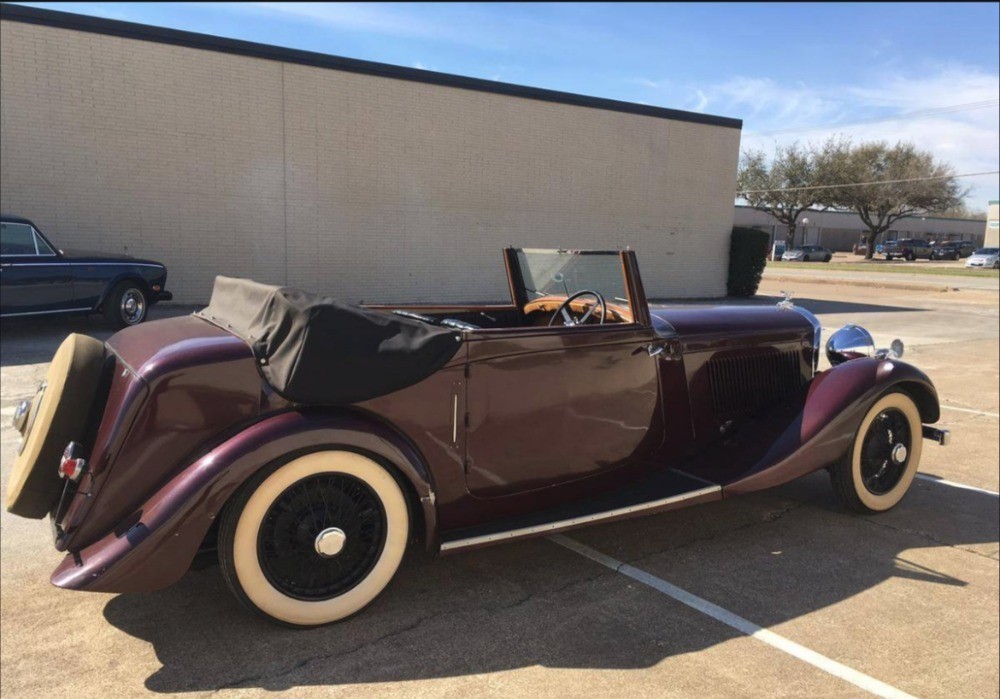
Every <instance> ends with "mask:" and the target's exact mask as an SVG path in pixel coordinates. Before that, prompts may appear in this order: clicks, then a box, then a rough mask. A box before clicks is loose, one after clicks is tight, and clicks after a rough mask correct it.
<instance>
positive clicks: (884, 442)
mask: <svg viewBox="0 0 1000 699" xmlns="http://www.w3.org/2000/svg"><path fill="white" fill-rule="evenodd" d="M911 443H912V435H911V434H910V424H909V421H908V420H907V418H906V416H905V415H904V414H903V413H902V412H901V411H899V410H898V409H896V408H889V409H888V410H883V411H882V412H880V413H879V414H878V415H876V416H875V419H874V420H872V423H871V425H870V426H869V427H868V433H867V434H866V435H865V437H864V443H863V444H862V447H861V479H862V482H863V483H864V485H865V488H867V489H868V492H870V493H872V494H874V495H884V494H885V493H888V492H889V491H890V490H892V489H893V488H895V487H896V484H898V483H899V480H900V478H901V477H902V476H903V473H905V471H906V466H907V464H908V462H909V459H910V451H911Z"/></svg>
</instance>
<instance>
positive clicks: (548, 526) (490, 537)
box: [441, 485, 722, 553]
mask: <svg viewBox="0 0 1000 699" xmlns="http://www.w3.org/2000/svg"><path fill="white" fill-rule="evenodd" d="M721 490H722V486H721V485H713V486H710V487H708V488H699V489H698V490H691V491H688V492H686V493H681V494H680V495H672V496H670V497H669V498H662V499H660V500H652V501H651V502H643V503H640V504H638V505H631V506H629V507H619V508H618V509H615V510H607V511H606V512H596V513H594V514H592V515H586V516H584V517H575V518H573V519H561V520H557V521H555V522H546V523H545V524H538V525H535V526H533V527H522V528H521V529H510V530H508V531H505V532H497V533H496V534H484V535H482V536H473V537H470V538H468V539H457V540H456V541H446V542H444V543H442V544H441V552H442V553H444V552H446V551H457V550H459V549H463V548H468V547H470V546H479V545H482V544H488V543H493V542H495V541H507V540H509V539H518V538H520V537H523V536H530V535H532V534H539V533H541V532H548V531H553V530H556V529H564V528H567V527H574V526H577V525H579V524H589V523H592V522H600V521H602V520H605V519H611V518H613V517H619V516H621V515H627V514H632V513H633V512H642V511H643V510H652V509H655V508H657V507H662V506H663V505H669V504H671V503H675V502H683V501H684V500H690V499H692V498H696V497H699V496H701V495H709V494H711V493H718V492H720V491H721Z"/></svg>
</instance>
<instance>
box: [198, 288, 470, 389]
mask: <svg viewBox="0 0 1000 699" xmlns="http://www.w3.org/2000/svg"><path fill="white" fill-rule="evenodd" d="M195 315H196V316H199V317H201V318H203V319H205V320H207V321H209V322H210V323H213V324H215V325H218V326H219V327H221V328H224V329H226V330H228V331H229V332H231V333H233V334H235V335H238V336H239V337H241V338H243V339H244V340H245V341H246V342H247V343H248V344H249V345H250V347H251V348H252V349H253V353H254V356H255V357H256V358H257V366H258V368H259V369H260V370H261V372H262V373H263V375H264V378H265V379H266V380H267V382H268V383H269V384H271V386H272V387H273V388H274V389H275V390H276V391H277V392H278V393H280V394H281V395H283V396H284V397H286V398H288V399H290V400H293V401H296V402H299V403H311V404H325V405H346V404H348V403H357V402H359V401H363V400H367V399H369V398H374V397H376V396H381V395H385V394H386V393H392V392H393V391H396V390H399V389H401V388H404V387H406V386H410V385H412V384H415V383H417V382H418V381H420V380H422V379H424V378H426V377H428V376H430V375H431V374H433V373H434V372H435V371H437V370H438V369H440V368H441V367H443V366H444V365H445V364H447V363H448V360H450V359H451V358H452V357H453V356H455V353H456V352H457V351H458V348H459V347H461V344H462V343H461V340H462V335H461V333H460V332H457V331H455V330H452V329H446V328H441V327H437V326H433V325H429V324H427V323H425V322H423V321H419V320H414V319H410V318H404V317H401V316H397V315H395V314H392V313H386V312H382V311H374V310H369V309H366V308H361V307H360V306H352V305H350V304H346V303H341V302H340V301H337V300H335V299H332V298H328V297H324V296H316V295H314V294H309V293H307V292H305V291H301V290H299V289H294V288H291V287H277V286H269V285H267V284H260V283H258V282H254V281H250V280H249V279H234V278H231V277H221V276H220V277H216V278H215V287H214V288H213V289H212V300H211V301H210V302H209V305H208V307H207V308H205V309H203V310H201V311H198V312H197V313H196V314H195Z"/></svg>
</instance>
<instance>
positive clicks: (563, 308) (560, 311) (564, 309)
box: [549, 290, 608, 328]
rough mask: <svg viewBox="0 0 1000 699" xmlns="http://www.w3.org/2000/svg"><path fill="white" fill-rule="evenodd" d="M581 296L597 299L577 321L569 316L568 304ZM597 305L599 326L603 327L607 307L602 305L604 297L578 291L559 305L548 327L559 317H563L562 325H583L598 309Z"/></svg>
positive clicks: (593, 292) (591, 292)
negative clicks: (599, 318) (599, 309)
mask: <svg viewBox="0 0 1000 699" xmlns="http://www.w3.org/2000/svg"><path fill="white" fill-rule="evenodd" d="M581 296H593V297H594V298H595V299H597V303H595V304H594V305H593V306H591V307H590V308H588V309H587V312H586V313H584V314H583V317H582V318H580V319H579V320H578V319H576V318H574V317H573V316H571V315H570V313H569V308H570V304H572V303H573V301H575V300H576V299H578V298H580V297H581ZM598 305H600V307H601V325H604V319H605V318H607V316H608V307H607V304H605V303H604V297H603V296H601V295H600V294H599V293H597V292H596V291H587V290H584V291H578V292H576V293H575V294H573V295H572V296H570V297H569V298H568V299H566V300H565V301H563V302H562V303H561V304H559V308H557V309H556V312H555V313H553V314H552V318H550V319H549V327H550V328H551V327H552V325H553V323H555V322H556V318H558V317H559V316H560V315H561V316H562V317H563V325H583V324H584V323H586V322H587V321H588V320H589V319H590V316H592V315H593V314H594V310H595V309H596V308H597V307H598Z"/></svg>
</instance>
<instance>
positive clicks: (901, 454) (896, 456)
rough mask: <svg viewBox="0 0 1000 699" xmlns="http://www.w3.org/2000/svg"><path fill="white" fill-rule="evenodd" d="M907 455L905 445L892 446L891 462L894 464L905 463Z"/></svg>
mask: <svg viewBox="0 0 1000 699" xmlns="http://www.w3.org/2000/svg"><path fill="white" fill-rule="evenodd" d="M907 453H908V452H907V450H906V445H905V444H902V443H900V444H897V445H896V446H894V447H893V448H892V460H893V462H894V463H896V464H901V463H903V462H905V461H906V455H907Z"/></svg>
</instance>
